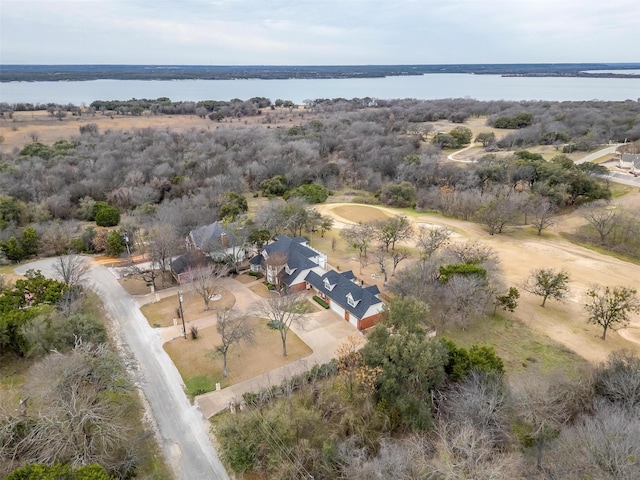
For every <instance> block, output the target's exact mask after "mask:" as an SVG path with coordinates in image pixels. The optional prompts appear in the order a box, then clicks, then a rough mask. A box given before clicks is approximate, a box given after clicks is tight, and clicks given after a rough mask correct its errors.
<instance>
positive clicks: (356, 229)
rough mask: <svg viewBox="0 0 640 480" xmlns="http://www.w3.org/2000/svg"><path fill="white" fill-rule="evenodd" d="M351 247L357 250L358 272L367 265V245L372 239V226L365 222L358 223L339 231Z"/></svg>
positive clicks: (369, 244)
mask: <svg viewBox="0 0 640 480" xmlns="http://www.w3.org/2000/svg"><path fill="white" fill-rule="evenodd" d="M340 235H341V236H342V238H344V239H345V240H346V241H347V242H348V243H349V246H350V247H351V248H353V249H354V250H355V251H356V252H358V260H359V261H360V273H362V269H363V268H364V267H365V266H366V265H367V262H368V258H369V256H368V255H369V247H370V246H371V243H372V241H373V237H374V232H373V227H372V226H371V225H369V224H366V223H359V224H358V225H354V226H352V227H350V228H345V229H344V230H342V231H341V232H340Z"/></svg>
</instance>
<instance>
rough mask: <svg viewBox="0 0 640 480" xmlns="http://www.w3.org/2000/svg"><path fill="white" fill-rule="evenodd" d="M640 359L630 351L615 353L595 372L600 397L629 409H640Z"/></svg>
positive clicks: (596, 387) (596, 386)
mask: <svg viewBox="0 0 640 480" xmlns="http://www.w3.org/2000/svg"><path fill="white" fill-rule="evenodd" d="M638 372H640V357H638V356H637V355H636V354H635V353H634V352H631V351H629V350H621V351H617V352H613V353H612V354H611V355H610V356H609V358H608V359H607V361H606V362H605V363H603V364H602V365H600V366H599V367H598V368H597V369H596V372H595V382H594V383H595V389H596V392H597V393H598V395H600V396H602V397H604V398H606V399H607V400H608V401H610V402H612V403H617V404H620V405H624V406H625V407H628V408H638V407H640V374H639V373H638Z"/></svg>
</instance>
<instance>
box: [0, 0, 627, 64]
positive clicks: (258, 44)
mask: <svg viewBox="0 0 640 480" xmlns="http://www.w3.org/2000/svg"><path fill="white" fill-rule="evenodd" d="M639 23H640V6H639V4H638V0H609V1H607V2H585V1H578V0H535V1H532V0H485V1H479V0H397V1H391V0H315V1H311V0H180V1H174V0H153V1H151V0H2V15H1V16H0V45H1V47H0V48H1V50H0V61H2V62H3V63H64V62H66V63H69V62H70V63H101V62H104V63H219V64H340V63H342V64H345V63H355V64H365V63H366V64H375V63H378V64H381V63H487V62H491V63H527V62H571V61H575V62H579V61H592V62H599V61H638V60H639V59H638V58H637V53H636V51H637V45H638V44H640V34H639V33H638V28H637V25H638V24H639Z"/></svg>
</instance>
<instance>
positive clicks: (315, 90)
mask: <svg viewBox="0 0 640 480" xmlns="http://www.w3.org/2000/svg"><path fill="white" fill-rule="evenodd" d="M158 97H169V98H170V99H171V100H173V101H188V100H193V101H197V100H231V99H233V98H240V99H243V100H246V99H248V98H251V97H267V98H270V99H271V100H275V99H278V98H280V99H283V100H292V101H293V102H295V103H298V104H300V103H303V102H304V101H305V100H307V99H316V98H339V97H343V98H354V97H360V98H362V97H372V98H384V99H390V98H417V99H425V100H430V99H437V98H461V97H469V98H475V99H477V100H555V101H579V100H608V101H623V100H629V99H630V100H637V99H638V97H640V79H639V78H628V79H626V78H624V79H620V78H578V77H502V76H499V75H469V74H430V75H422V76H399V77H384V78H349V79H318V80H316V79H312V80H307V79H288V80H174V81H163V80H151V81H145V80H94V81H78V82H8V83H0V102H6V103H10V104H12V103H18V102H25V103H48V102H53V103H60V104H66V103H73V104H76V105H81V104H90V103H91V102H92V101H94V100H128V99H131V98H158Z"/></svg>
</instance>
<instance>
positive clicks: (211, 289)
mask: <svg viewBox="0 0 640 480" xmlns="http://www.w3.org/2000/svg"><path fill="white" fill-rule="evenodd" d="M228 273H229V267H228V266H227V265H218V264H212V263H210V264H205V265H201V266H198V267H193V268H190V269H188V270H187V272H186V275H185V277H186V280H187V282H188V283H191V285H192V286H193V291H194V292H196V293H197V294H198V295H199V296H200V297H202V300H203V301H204V309H205V311H206V310H209V302H210V301H211V299H212V298H213V297H214V296H215V295H216V294H218V293H219V291H220V279H221V278H222V277H224V276H226V275H227V274H228Z"/></svg>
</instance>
